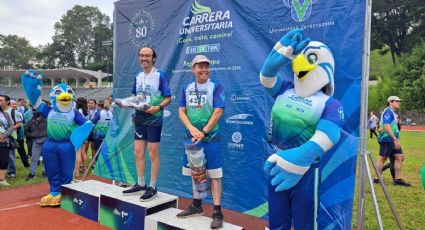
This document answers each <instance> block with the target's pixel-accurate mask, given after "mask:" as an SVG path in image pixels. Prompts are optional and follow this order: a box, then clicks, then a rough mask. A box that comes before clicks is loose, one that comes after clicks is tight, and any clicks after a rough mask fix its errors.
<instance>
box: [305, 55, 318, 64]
mask: <svg viewBox="0 0 425 230" xmlns="http://www.w3.org/2000/svg"><path fill="white" fill-rule="evenodd" d="M307 61H308V63H310V64H314V63H315V62H317V55H316V54H309V55H308V56H307Z"/></svg>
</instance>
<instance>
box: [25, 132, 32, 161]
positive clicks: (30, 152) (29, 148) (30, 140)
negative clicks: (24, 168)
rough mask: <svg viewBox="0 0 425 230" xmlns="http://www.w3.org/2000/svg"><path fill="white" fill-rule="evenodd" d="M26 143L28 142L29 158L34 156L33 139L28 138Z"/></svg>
mask: <svg viewBox="0 0 425 230" xmlns="http://www.w3.org/2000/svg"><path fill="white" fill-rule="evenodd" d="M26 141H27V149H28V157H31V156H32V139H31V138H28V137H27V138H26Z"/></svg>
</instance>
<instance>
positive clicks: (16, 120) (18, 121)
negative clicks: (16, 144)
mask: <svg viewBox="0 0 425 230" xmlns="http://www.w3.org/2000/svg"><path fill="white" fill-rule="evenodd" d="M0 105H1V106H2V108H3V111H4V112H6V113H8V114H9V116H10V117H11V118H12V121H13V129H14V130H13V132H12V133H11V135H10V136H11V137H13V138H15V139H17V132H16V130H17V129H18V128H19V127H21V125H22V117H19V115H18V113H17V112H16V111H15V110H14V109H12V107H11V106H10V97H9V96H7V95H0ZM20 157H21V160H22V163H23V164H24V167H29V166H30V164H29V163H28V158H27V155H23V156H20ZM8 167H9V172H8V174H9V177H11V178H15V177H16V152H15V149H13V150H9V166H8Z"/></svg>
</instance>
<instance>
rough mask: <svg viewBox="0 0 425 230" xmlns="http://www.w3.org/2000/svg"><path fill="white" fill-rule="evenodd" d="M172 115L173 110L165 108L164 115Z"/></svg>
mask: <svg viewBox="0 0 425 230" xmlns="http://www.w3.org/2000/svg"><path fill="white" fill-rule="evenodd" d="M169 116H171V111H170V110H168V109H164V117H169Z"/></svg>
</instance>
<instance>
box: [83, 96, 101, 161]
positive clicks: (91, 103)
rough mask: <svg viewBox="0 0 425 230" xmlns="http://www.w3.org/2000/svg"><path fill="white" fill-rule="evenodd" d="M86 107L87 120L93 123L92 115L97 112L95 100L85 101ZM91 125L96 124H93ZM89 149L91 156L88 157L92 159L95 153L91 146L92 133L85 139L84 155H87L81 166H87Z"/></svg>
mask: <svg viewBox="0 0 425 230" xmlns="http://www.w3.org/2000/svg"><path fill="white" fill-rule="evenodd" d="M87 107H88V117H87V118H88V119H89V120H91V121H93V118H94V115H95V114H96V112H97V111H98V108H97V101H96V100H95V99H89V100H88V101H87ZM93 124H96V123H95V122H94V123H93ZM89 148H91V154H92V156H91V157H90V159H91V158H93V157H94V154H95V151H94V146H93V131H92V132H91V133H90V136H89V137H88V138H87V149H86V153H87V162H85V163H84V162H83V165H84V164H85V165H88V152H89Z"/></svg>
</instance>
